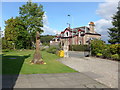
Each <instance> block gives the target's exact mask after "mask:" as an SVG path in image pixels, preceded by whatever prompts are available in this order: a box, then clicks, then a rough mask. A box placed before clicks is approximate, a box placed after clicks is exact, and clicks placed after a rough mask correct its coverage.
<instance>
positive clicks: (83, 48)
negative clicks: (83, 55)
mask: <svg viewBox="0 0 120 90" xmlns="http://www.w3.org/2000/svg"><path fill="white" fill-rule="evenodd" d="M69 50H73V51H88V50H89V47H88V45H70V47H69Z"/></svg>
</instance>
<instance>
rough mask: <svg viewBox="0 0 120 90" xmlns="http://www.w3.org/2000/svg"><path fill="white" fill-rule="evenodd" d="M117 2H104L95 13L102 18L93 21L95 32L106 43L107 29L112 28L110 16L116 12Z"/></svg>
mask: <svg viewBox="0 0 120 90" xmlns="http://www.w3.org/2000/svg"><path fill="white" fill-rule="evenodd" d="M118 1H119V0H114V1H113V0H105V2H104V3H100V4H99V6H98V9H97V10H96V13H97V14H98V15H99V16H101V17H102V19H100V20H98V21H95V25H96V31H97V32H98V33H100V34H101V35H102V39H103V40H105V41H107V40H108V39H109V37H108V35H109V34H108V32H107V31H108V28H110V27H112V23H111V22H112V16H113V15H114V14H115V13H116V12H117V6H118Z"/></svg>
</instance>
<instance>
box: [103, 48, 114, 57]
mask: <svg viewBox="0 0 120 90" xmlns="http://www.w3.org/2000/svg"><path fill="white" fill-rule="evenodd" d="M102 54H103V55H102V56H103V58H107V59H110V58H111V55H112V54H111V52H110V50H109V49H104V51H103V53H102Z"/></svg>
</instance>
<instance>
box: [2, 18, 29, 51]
mask: <svg viewBox="0 0 120 90" xmlns="http://www.w3.org/2000/svg"><path fill="white" fill-rule="evenodd" d="M5 24H6V26H5V38H4V39H3V40H5V42H6V45H7V46H8V47H6V48H9V47H10V48H11V49H12V48H14V49H15V48H17V49H21V48H27V46H28V44H27V41H29V35H28V31H27V30H26V26H25V25H24V23H23V22H22V20H20V18H19V17H16V18H13V17H12V18H10V19H8V20H7V21H5ZM12 46H14V47H12Z"/></svg>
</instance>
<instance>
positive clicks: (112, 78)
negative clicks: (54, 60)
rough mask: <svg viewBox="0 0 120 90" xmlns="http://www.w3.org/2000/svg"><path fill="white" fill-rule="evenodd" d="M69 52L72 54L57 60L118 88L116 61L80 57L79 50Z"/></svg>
mask: <svg viewBox="0 0 120 90" xmlns="http://www.w3.org/2000/svg"><path fill="white" fill-rule="evenodd" d="M70 53H71V54H73V55H70V57H69V58H62V59H60V60H59V61H60V62H62V63H63V64H65V65H67V66H69V67H71V68H73V69H75V70H77V71H79V72H82V73H83V74H85V75H87V76H89V77H91V78H92V79H94V80H97V81H99V82H101V83H103V84H105V85H107V86H109V87H111V88H118V62H116V61H111V60H106V59H99V58H93V57H81V56H82V55H83V53H82V54H81V53H79V52H70ZM80 54H81V55H80Z"/></svg>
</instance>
